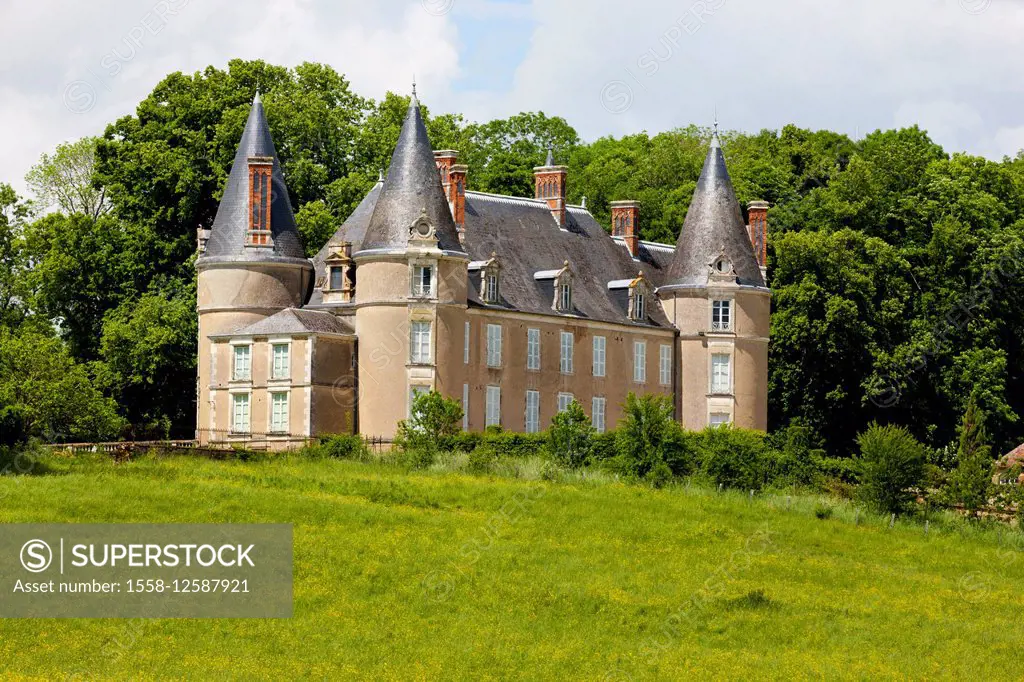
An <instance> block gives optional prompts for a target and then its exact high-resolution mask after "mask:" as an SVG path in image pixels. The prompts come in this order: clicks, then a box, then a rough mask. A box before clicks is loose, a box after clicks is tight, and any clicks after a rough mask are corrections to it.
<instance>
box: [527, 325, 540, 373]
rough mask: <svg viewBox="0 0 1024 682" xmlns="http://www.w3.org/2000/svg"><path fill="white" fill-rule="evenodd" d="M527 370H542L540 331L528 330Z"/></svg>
mask: <svg viewBox="0 0 1024 682" xmlns="http://www.w3.org/2000/svg"><path fill="white" fill-rule="evenodd" d="M526 369H529V370H533V371H539V370H540V330H539V329H527V330H526Z"/></svg>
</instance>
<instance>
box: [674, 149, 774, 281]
mask: <svg viewBox="0 0 1024 682" xmlns="http://www.w3.org/2000/svg"><path fill="white" fill-rule="evenodd" d="M723 251H724V253H725V256H726V257H727V258H728V259H729V260H730V261H731V262H732V265H733V268H734V269H735V271H736V279H737V282H738V283H739V284H740V285H747V286H756V287H763V286H765V283H764V279H763V278H762V277H761V268H760V267H759V266H758V264H757V259H756V258H755V257H754V248H753V247H752V246H751V244H750V236H749V235H748V234H747V229H746V224H745V223H744V221H743V213H742V212H741V211H740V204H739V202H738V201H736V193H735V191H734V190H733V187H732V180H731V179H730V178H729V171H728V169H726V166H725V154H724V153H723V152H722V145H721V142H720V141H719V139H718V133H717V132H716V133H715V135H714V136H713V137H712V139H711V148H710V149H708V155H707V158H706V159H705V160H704V168H703V170H702V171H701V174H700V180H698V181H697V189H696V190H695V191H694V193H693V201H692V202H690V208H689V211H687V213H686V220H685V221H684V222H683V229H682V230H681V231H680V233H679V241H678V242H677V243H676V255H675V259H674V260H673V261H672V264H671V265H670V266H669V268H668V272H667V274H666V278H665V281H664V282H663V283H662V285H663V286H664V285H682V286H706V285H707V281H708V273H709V272H710V266H711V264H712V263H714V261H715V260H716V259H717V258H718V256H719V255H720V254H721V253H722V252H723Z"/></svg>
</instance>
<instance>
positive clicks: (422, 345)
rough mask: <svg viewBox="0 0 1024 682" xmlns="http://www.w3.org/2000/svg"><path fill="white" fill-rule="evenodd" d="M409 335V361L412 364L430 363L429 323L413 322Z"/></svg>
mask: <svg viewBox="0 0 1024 682" xmlns="http://www.w3.org/2000/svg"><path fill="white" fill-rule="evenodd" d="M409 337H410V338H409V361H410V362H412V364H414V365H427V364H430V323H429V322H413V323H412V329H411V331H410V333H409Z"/></svg>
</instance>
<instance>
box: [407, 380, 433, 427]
mask: <svg viewBox="0 0 1024 682" xmlns="http://www.w3.org/2000/svg"><path fill="white" fill-rule="evenodd" d="M425 393H430V387H429V386H410V387H409V418H410V419H411V418H412V416H413V414H412V413H413V409H412V408H413V406H414V405H416V397H417V396H421V395H423V394H425Z"/></svg>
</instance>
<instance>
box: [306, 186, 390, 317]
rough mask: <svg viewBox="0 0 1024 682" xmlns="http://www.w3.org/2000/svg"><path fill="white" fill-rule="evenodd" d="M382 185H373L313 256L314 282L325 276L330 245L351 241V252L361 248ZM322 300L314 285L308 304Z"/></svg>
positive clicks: (321, 294) (318, 281) (322, 297)
mask: <svg viewBox="0 0 1024 682" xmlns="http://www.w3.org/2000/svg"><path fill="white" fill-rule="evenodd" d="M383 186H384V183H383V182H379V181H378V182H377V184H375V185H374V186H373V189H371V190H370V191H369V193H368V194H367V195H366V196H365V197H363V200H362V201H361V202H359V205H358V206H356V210H354V211H352V215H350V216H349V217H348V219H347V220H345V222H344V223H342V224H341V227H339V228H338V230H337V232H335V233H334V236H333V237H331V238H330V239H329V240H328V241H327V243H326V244H325V245H324V247H323V248H322V249H320V251H319V252H317V254H316V255H315V256H313V269H314V270H315V275H314V284H317V283H320V284H322V283H323V281H324V278H325V277H327V266H326V261H327V257H328V256H329V255H331V248H332V247H334V246H337V245H339V244H341V243H342V242H352V251H353V252H355V251H358V250H359V249H361V248H362V244H363V238H364V237H365V236H366V228H367V227H369V226H370V216H372V215H373V209H374V207H376V205H377V199H379V198H380V191H381V188H382V187H383ZM323 300H324V292H323V290H322V289H321V288H320V286H316V287H315V288H314V289H313V295H312V296H311V297H310V299H309V304H308V305H313V306H315V305H320V304H321V303H323Z"/></svg>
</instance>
